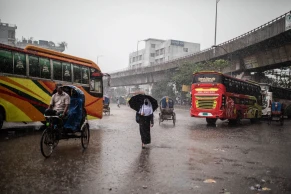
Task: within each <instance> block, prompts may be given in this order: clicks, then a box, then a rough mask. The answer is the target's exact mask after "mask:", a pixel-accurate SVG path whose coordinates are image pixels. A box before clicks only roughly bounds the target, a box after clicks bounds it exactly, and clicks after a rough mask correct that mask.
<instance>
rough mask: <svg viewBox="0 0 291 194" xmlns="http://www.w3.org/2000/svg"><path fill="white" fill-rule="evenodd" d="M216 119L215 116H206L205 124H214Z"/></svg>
mask: <svg viewBox="0 0 291 194" xmlns="http://www.w3.org/2000/svg"><path fill="white" fill-rule="evenodd" d="M216 120H217V119H215V118H206V122H207V124H210V125H214V124H215V123H216Z"/></svg>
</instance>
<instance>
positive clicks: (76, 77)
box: [73, 65, 81, 83]
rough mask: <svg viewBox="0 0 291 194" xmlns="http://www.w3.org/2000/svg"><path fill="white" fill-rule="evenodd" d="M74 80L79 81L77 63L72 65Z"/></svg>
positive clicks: (79, 71) (79, 75)
mask: <svg viewBox="0 0 291 194" xmlns="http://www.w3.org/2000/svg"><path fill="white" fill-rule="evenodd" d="M73 72H74V82H76V83H81V69H80V66H79V65H73Z"/></svg>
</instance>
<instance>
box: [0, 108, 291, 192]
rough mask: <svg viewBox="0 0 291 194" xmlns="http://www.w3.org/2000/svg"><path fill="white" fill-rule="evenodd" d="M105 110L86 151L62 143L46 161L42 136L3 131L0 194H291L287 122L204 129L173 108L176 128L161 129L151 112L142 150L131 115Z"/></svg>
mask: <svg viewBox="0 0 291 194" xmlns="http://www.w3.org/2000/svg"><path fill="white" fill-rule="evenodd" d="M111 110H112V111H111V115H110V116H104V117H103V119H102V120H94V121H90V129H91V138H90V144H89V148H88V149H87V150H85V151H83V149H82V146H81V141H80V139H76V140H75V139H70V140H61V141H60V142H59V144H58V146H57V148H56V150H55V151H54V153H53V154H52V156H51V157H50V158H48V159H45V158H44V157H43V156H42V155H41V152H40V145H39V142H40V138H41V131H33V132H27V131H29V130H28V129H26V130H25V132H22V131H23V130H19V129H17V131H16V132H13V131H15V130H14V129H11V128H10V129H8V132H7V129H6V130H2V131H1V137H0V168H1V171H0V180H1V181H0V190H1V193H154V194H156V193H159V194H162V193H228V192H229V193H232V194H233V193H260V192H261V191H260V190H264V191H262V192H264V193H291V181H290V180H291V151H290V147H291V143H290V139H291V127H290V124H291V121H286V122H285V124H284V126H280V125H279V123H272V124H271V125H268V124H267V123H266V122H260V123H256V124H250V121H248V120H245V121H243V122H242V124H241V125H236V126H229V125H228V123H227V122H226V121H224V122H222V121H218V122H217V125H216V126H207V125H206V121H205V119H197V118H191V117H189V111H187V110H178V109H177V110H175V112H176V115H177V123H176V126H173V123H172V121H164V122H162V123H161V125H159V123H158V120H157V117H158V112H157V111H156V112H155V125H154V127H153V128H152V130H151V134H152V144H151V145H148V146H147V148H146V149H142V148H141V140H140V135H139V130H138V124H137V123H136V122H135V112H134V111H132V110H131V109H130V108H128V107H125V106H121V108H117V107H116V105H114V104H113V105H112V106H111ZM4 127H6V128H7V127H11V124H7V123H5V126H4ZM17 128H19V127H17ZM27 128H39V125H36V126H34V125H31V126H29V127H27ZM207 179H209V180H207ZM206 182H210V183H206ZM257 184H259V185H257Z"/></svg>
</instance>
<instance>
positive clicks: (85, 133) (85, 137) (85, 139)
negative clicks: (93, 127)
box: [81, 124, 90, 149]
mask: <svg viewBox="0 0 291 194" xmlns="http://www.w3.org/2000/svg"><path fill="white" fill-rule="evenodd" d="M89 139H90V131H89V125H88V124H85V125H83V127H82V129H81V143H82V147H83V148H84V149H86V148H87V147H88V145H89Z"/></svg>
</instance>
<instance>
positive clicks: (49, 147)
mask: <svg viewBox="0 0 291 194" xmlns="http://www.w3.org/2000/svg"><path fill="white" fill-rule="evenodd" d="M58 143H59V140H58V139H57V137H56V134H55V133H54V132H53V131H52V129H50V128H47V129H45V130H44V131H43V133H42V136H41V139H40V150H41V153H42V155H43V156H44V157H46V158H48V157H50V156H51V154H52V153H53V151H54V149H55V147H56V146H57V145H58Z"/></svg>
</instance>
